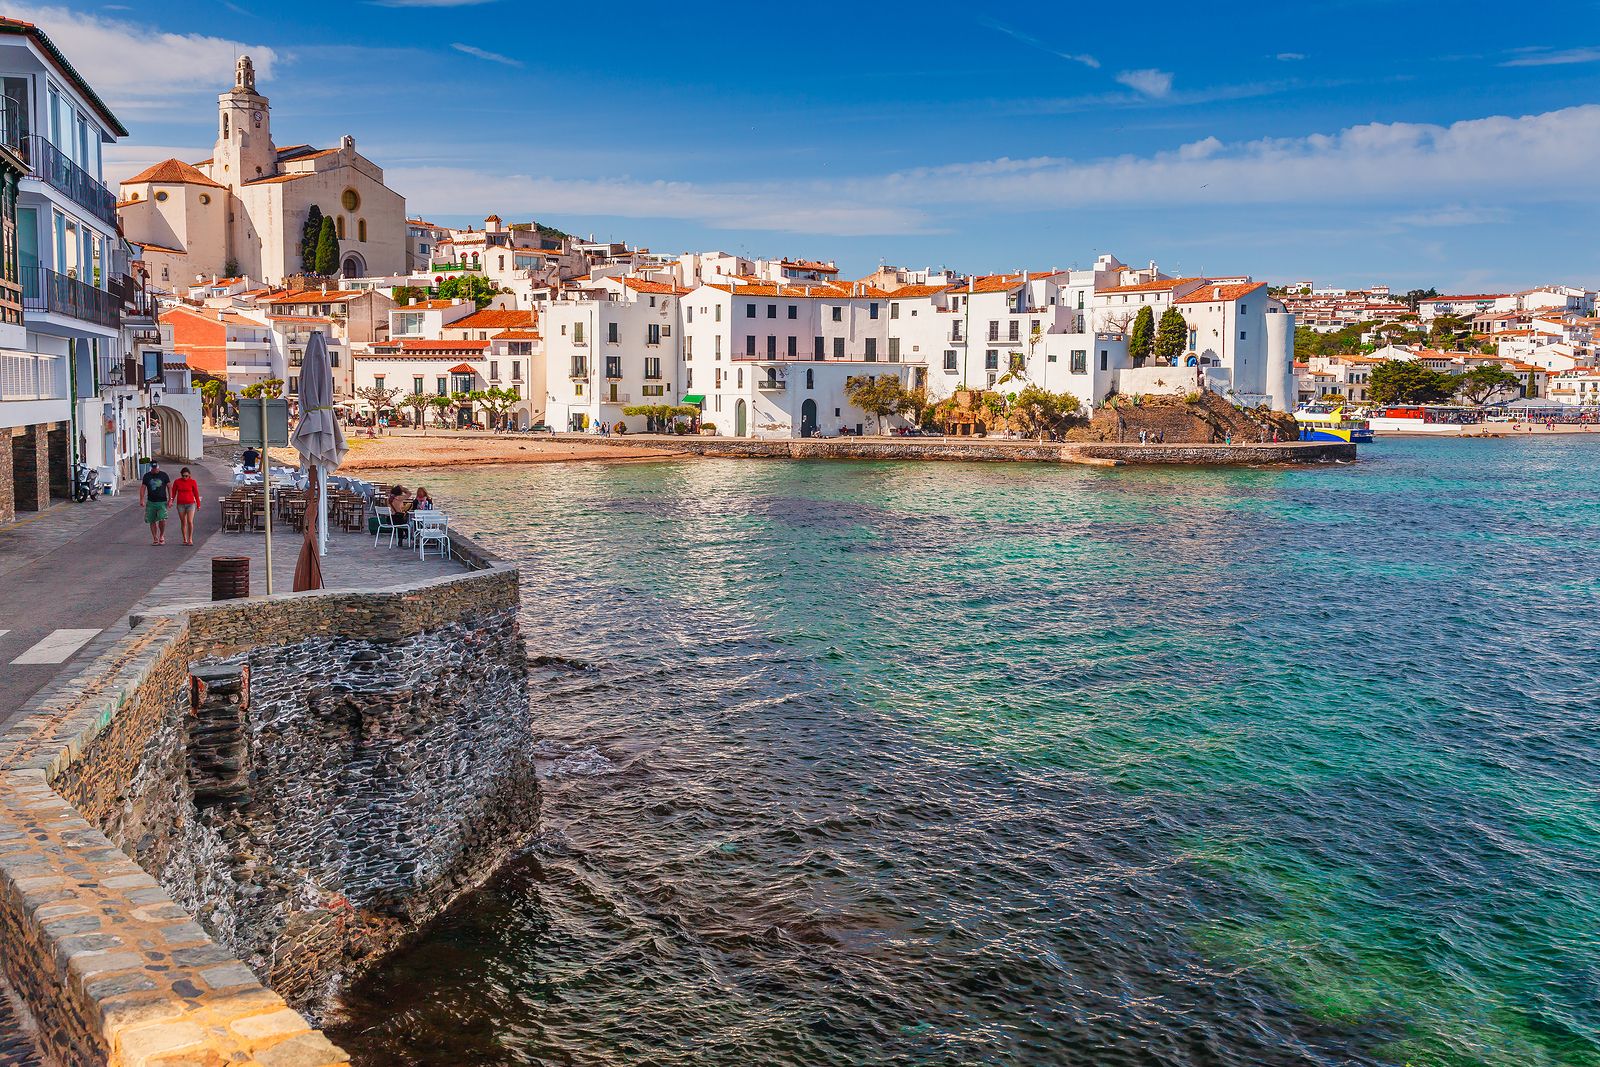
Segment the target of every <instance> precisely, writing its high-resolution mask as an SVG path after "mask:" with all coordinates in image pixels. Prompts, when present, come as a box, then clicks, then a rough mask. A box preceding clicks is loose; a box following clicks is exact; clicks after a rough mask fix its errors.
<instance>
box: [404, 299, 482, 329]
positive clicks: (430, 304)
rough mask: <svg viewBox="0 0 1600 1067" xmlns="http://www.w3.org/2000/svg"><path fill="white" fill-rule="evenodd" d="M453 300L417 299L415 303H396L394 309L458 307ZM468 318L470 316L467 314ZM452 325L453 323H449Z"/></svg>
mask: <svg viewBox="0 0 1600 1067" xmlns="http://www.w3.org/2000/svg"><path fill="white" fill-rule="evenodd" d="M458 306H459V305H458V304H457V303H456V302H455V301H454V300H418V301H417V302H416V303H415V304H396V305H395V306H394V310H395V311H441V310H443V309H444V308H453V307H458ZM468 318H471V316H470V315H469V316H468ZM450 325H451V326H454V325H455V323H451V324H450Z"/></svg>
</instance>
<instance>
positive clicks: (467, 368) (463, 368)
mask: <svg viewBox="0 0 1600 1067" xmlns="http://www.w3.org/2000/svg"><path fill="white" fill-rule="evenodd" d="M450 373H451V374H477V373H478V371H477V368H476V367H474V366H472V364H470V363H457V364H456V365H455V366H454V367H451V368H450Z"/></svg>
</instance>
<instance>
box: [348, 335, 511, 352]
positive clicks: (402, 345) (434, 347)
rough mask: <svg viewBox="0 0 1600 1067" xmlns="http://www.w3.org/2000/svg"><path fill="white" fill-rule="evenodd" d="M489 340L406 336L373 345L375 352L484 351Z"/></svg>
mask: <svg viewBox="0 0 1600 1067" xmlns="http://www.w3.org/2000/svg"><path fill="white" fill-rule="evenodd" d="M488 347H489V342H488V341H441V340H436V339H432V338H418V337H406V338H403V339H401V340H399V341H385V342H384V343H382V344H375V345H373V346H372V350H373V351H374V352H377V351H380V350H387V349H394V348H398V349H399V350H400V351H402V352H482V351H483V350H484V349H486V348H488Z"/></svg>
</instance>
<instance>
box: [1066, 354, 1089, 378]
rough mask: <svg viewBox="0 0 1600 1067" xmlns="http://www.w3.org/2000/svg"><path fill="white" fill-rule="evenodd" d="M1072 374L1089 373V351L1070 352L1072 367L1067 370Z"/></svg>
mask: <svg viewBox="0 0 1600 1067" xmlns="http://www.w3.org/2000/svg"><path fill="white" fill-rule="evenodd" d="M1068 369H1069V370H1070V371H1071V373H1073V374H1088V373H1089V350H1088V349H1086V348H1074V349H1073V350H1072V366H1071V367H1069V368H1068Z"/></svg>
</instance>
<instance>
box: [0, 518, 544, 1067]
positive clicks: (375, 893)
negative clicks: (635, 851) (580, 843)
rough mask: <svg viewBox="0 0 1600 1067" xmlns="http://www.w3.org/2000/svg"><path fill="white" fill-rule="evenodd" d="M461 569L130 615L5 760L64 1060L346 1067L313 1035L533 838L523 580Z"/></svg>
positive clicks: (2, 952) (36, 972)
mask: <svg viewBox="0 0 1600 1067" xmlns="http://www.w3.org/2000/svg"><path fill="white" fill-rule="evenodd" d="M462 547H463V548H464V549H466V550H467V551H466V553H465V554H466V555H467V556H468V558H469V559H470V560H472V561H473V563H474V565H476V566H478V567H480V568H481V569H479V570H477V571H475V572H473V573H465V572H464V573H462V574H461V575H459V576H451V577H447V578H441V579H435V580H433V581H430V582H426V583H421V584H419V585H418V586H416V587H414V588H411V587H408V588H396V589H384V590H366V591H359V592H352V591H339V592H323V593H302V594H291V595H286V596H278V597H272V598H265V599H257V600H250V601H236V602H228V603H221V604H215V605H208V606H205V607H201V608H197V609H193V610H189V611H184V612H176V613H172V614H151V615H150V616H148V617H146V618H142V619H137V618H136V619H135V620H134V626H133V629H132V631H131V632H130V634H129V635H128V637H127V638H126V639H124V640H122V641H121V642H119V643H118V644H116V645H115V646H114V647H113V648H111V649H110V650H109V651H108V652H106V653H105V654H104V655H103V656H101V657H99V658H98V659H96V660H95V661H94V662H92V663H91V664H89V665H88V666H87V667H86V668H85V669H84V670H82V671H81V672H80V673H79V674H78V675H77V677H75V678H74V679H72V681H71V683H70V684H67V685H63V686H61V687H59V688H58V689H56V690H54V691H52V692H49V693H47V694H44V695H42V696H41V698H40V699H39V700H37V701H36V702H35V704H34V705H33V706H32V707H30V708H29V709H28V713H27V714H26V715H25V716H24V717H22V718H20V719H18V720H14V721H13V723H12V725H11V726H10V727H9V728H8V730H7V732H6V734H5V736H4V737H0V964H3V966H4V969H5V971H6V974H7V976H8V977H9V978H10V980H11V983H12V985H13V986H14V987H15V988H16V989H17V990H18V992H19V994H20V996H21V999H22V1000H23V1001H24V1003H25V1005H26V1007H27V1009H28V1010H29V1011H30V1012H31V1014H32V1016H33V1020H34V1022H35V1024H36V1026H37V1032H38V1036H39V1039H40V1044H41V1045H42V1046H43V1047H44V1048H45V1049H46V1050H47V1053H48V1054H49V1055H50V1056H51V1057H52V1058H53V1059H55V1060H56V1061H57V1062H60V1063H62V1064H71V1065H78V1064H83V1065H89V1064H130V1065H133V1064H149V1065H152V1067H153V1065H155V1064H167V1065H170V1067H178V1065H180V1064H218V1065H220V1064H225V1063H226V1064H234V1063H244V1064H261V1065H263V1067H289V1065H291V1064H292V1065H302V1067H307V1065H313V1064H333V1063H342V1062H344V1057H343V1054H342V1053H340V1052H339V1051H338V1050H337V1049H336V1048H334V1047H333V1046H332V1045H331V1044H329V1043H328V1042H327V1040H326V1039H325V1038H323V1037H322V1035H321V1034H320V1033H318V1032H316V1031H315V1030H313V1029H312V1028H311V1026H310V1025H309V1024H308V1023H307V1021H306V1019H305V1018H304V1016H303V1015H302V1014H301V1013H302V1012H303V1013H306V1014H310V1015H312V1016H313V1017H314V1016H315V1015H316V1014H318V1013H320V1012H321V1011H323V1010H324V1009H325V1008H326V1007H327V1006H328V1005H329V1004H330V1003H331V1000H332V997H333V996H334V995H336V993H337V992H338V989H339V988H340V986H341V985H342V984H343V983H344V982H345V981H347V980H348V979H349V978H351V977H353V976H355V975H356V974H358V973H360V972H361V971H362V970H363V969H364V968H365V967H367V966H369V965H370V964H371V963H373V962H376V960H377V959H378V958H380V957H381V955H382V954H383V953H384V952H386V951H388V950H389V949H390V948H392V947H393V945H394V944H395V942H396V941H397V940H398V939H399V938H401V937H403V936H405V935H406V934H408V933H409V932H411V931H413V930H415V929H416V928H417V927H418V926H420V925H421V924H423V923H425V922H427V921H428V920H429V919H431V918H433V917H434V916H436V915H437V914H438V913H439V912H440V911H441V910H443V908H444V907H445V906H446V905H447V904H448V903H449V902H450V901H451V900H452V899H454V898H455V897H456V896H457V895H459V894H460V893H461V892H463V891H465V890H466V889H468V888H470V887H472V886H473V885H475V884H477V883H478V882H479V881H481V880H482V879H483V878H484V877H486V876H487V875H488V874H489V873H491V872H492V870H493V869H494V868H495V867H496V866H497V865H498V864H499V863H501V862H502V861H503V860H504V859H506V858H508V857H509V856H510V855H511V854H512V853H513V852H514V851H515V850H516V849H517V848H518V847H519V846H520V845H521V844H522V843H523V842H524V841H525V840H526V839H527V837H528V835H529V834H530V833H531V832H532V830H533V829H534V828H535V822H536V819H537V791H536V784H535V777H534V769H533V764H532V760H531V755H530V749H531V745H532V740H533V738H532V734H531V723H530V720H529V716H528V712H527V694H526V683H525V674H526V671H525V663H524V651H523V646H522V639H521V634H520V632H519V630H518V627H517V621H516V612H517V607H518V599H519V594H518V583H517V574H516V571H515V569H514V568H511V567H510V566H508V565H506V564H504V563H502V562H500V561H498V560H496V559H494V558H493V557H492V556H490V555H489V554H487V553H485V552H483V551H482V550H480V549H477V548H476V546H473V545H471V544H470V542H466V541H465V540H464V539H463V541H462ZM268 986H270V987H271V988H270V989H269V988H268ZM286 1001H287V1003H286ZM294 1009H299V1011H298V1012H297V1011H296V1010H294Z"/></svg>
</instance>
